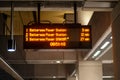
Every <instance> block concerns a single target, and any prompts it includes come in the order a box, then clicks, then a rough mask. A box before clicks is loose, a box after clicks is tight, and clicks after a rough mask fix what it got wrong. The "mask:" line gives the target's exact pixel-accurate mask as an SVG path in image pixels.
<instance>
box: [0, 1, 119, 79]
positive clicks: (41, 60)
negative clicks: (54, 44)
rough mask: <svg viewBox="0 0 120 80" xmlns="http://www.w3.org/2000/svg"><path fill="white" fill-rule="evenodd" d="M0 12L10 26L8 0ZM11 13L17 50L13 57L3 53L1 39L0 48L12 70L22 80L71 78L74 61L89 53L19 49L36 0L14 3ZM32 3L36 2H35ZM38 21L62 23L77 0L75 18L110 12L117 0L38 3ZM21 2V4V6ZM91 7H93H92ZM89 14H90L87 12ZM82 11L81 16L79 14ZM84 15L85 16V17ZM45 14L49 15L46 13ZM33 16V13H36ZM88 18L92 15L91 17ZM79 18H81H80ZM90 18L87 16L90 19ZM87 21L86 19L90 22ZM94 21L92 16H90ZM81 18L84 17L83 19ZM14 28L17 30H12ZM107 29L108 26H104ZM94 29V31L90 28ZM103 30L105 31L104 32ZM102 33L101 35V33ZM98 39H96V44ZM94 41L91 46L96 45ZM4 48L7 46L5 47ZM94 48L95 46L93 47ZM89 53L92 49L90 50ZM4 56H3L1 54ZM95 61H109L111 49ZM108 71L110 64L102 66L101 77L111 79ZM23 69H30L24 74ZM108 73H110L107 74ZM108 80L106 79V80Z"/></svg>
mask: <svg viewBox="0 0 120 80" xmlns="http://www.w3.org/2000/svg"><path fill="white" fill-rule="evenodd" d="M0 1H1V2H0V12H1V13H5V14H7V15H8V19H7V25H8V28H9V26H10V24H9V23H10V4H9V3H10V0H7V1H4V0H3V1H2V0H0ZM15 1H16V2H15V3H14V4H15V14H14V26H15V27H14V34H15V35H16V36H15V39H16V40H17V45H18V46H17V51H16V52H15V53H13V54H8V52H7V51H6V48H7V46H5V44H6V41H7V39H6V38H5V37H2V38H1V39H0V40H1V42H2V43H1V44H2V45H3V47H4V49H1V51H2V54H1V55H2V57H3V58H5V60H6V61H7V62H8V63H10V64H11V65H12V66H13V67H14V69H16V71H18V73H19V74H20V75H22V77H23V78H26V80H27V79H30V78H31V79H33V78H36V79H39V78H40V79H43V78H47V79H49V80H50V79H51V78H53V76H57V77H58V78H60V79H63V78H66V75H71V74H72V73H73V72H74V70H75V64H76V62H77V60H83V58H84V57H85V56H86V54H87V53H88V52H89V51H90V50H76V49H72V50H59V49H55V50H34V49H32V50H23V45H22V42H23V41H22V39H23V37H22V35H23V25H26V24H27V23H28V22H29V21H33V20H34V17H33V12H32V11H37V7H36V6H37V5H36V3H38V1H39V0H33V1H32V0H30V1H29V0H24V1H22V0H15ZM35 1H36V2H35ZM41 1H42V2H41V3H42V7H41V15H40V16H41V21H42V20H43V21H44V20H48V21H51V22H52V23H63V21H64V20H65V19H64V14H65V13H72V14H73V2H72V1H77V5H78V9H77V10H78V11H80V12H81V15H79V16H83V15H84V16H85V15H88V14H89V13H92V14H93V12H98V13H99V12H102V13H104V12H111V11H112V9H113V8H114V7H115V5H116V4H117V3H118V0H87V1H85V0H79V1H78V0H70V1H64V0H55V1H54V0H48V1H44V0H41ZM23 3H24V4H23ZM93 5H94V6H93ZM89 11H90V12H89ZM82 12H83V13H82ZM85 12H86V13H87V14H85ZM48 13H49V14H48ZM36 15H37V14H36ZM91 16H92V15H91ZM98 16H100V14H99V15H98ZM80 18H81V17H80ZM90 18H91V17H90ZM90 18H89V20H90ZM92 18H94V16H93V17H92ZM83 19H84V17H83ZM83 19H79V23H81V24H82V25H85V24H88V23H89V20H88V22H87V23H84V21H82V20H83ZM16 26H17V27H16ZM107 27H108V26H107ZM94 29H95V28H94ZM105 30H106V29H105ZM103 31H104V30H103ZM6 34H7V35H9V32H7V33H6ZM101 34H102V32H101ZM99 38H100V36H99V37H98V38H96V41H98V40H99ZM96 41H94V43H97V42H96ZM6 45H7V44H6ZM94 45H95V44H94ZM91 50H92V49H91ZM4 53H5V54H4ZM57 60H60V61H61V63H60V64H58V63H56V61H57ZM99 60H102V61H107V60H108V61H111V60H112V49H110V50H109V51H107V52H106V53H105V54H104V55H103V56H101V57H100V59H99ZM108 68H109V69H111V68H112V64H111V63H110V64H108V63H107V64H106V63H105V64H104V65H103V76H104V77H105V76H113V71H112V72H108V73H106V72H107V71H108ZM26 70H28V71H29V70H30V71H29V72H26ZM109 73H111V74H109ZM108 80H110V79H108Z"/></svg>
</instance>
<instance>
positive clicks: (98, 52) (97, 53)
mask: <svg viewBox="0 0 120 80" xmlns="http://www.w3.org/2000/svg"><path fill="white" fill-rule="evenodd" d="M100 53H101V51H100V50H99V51H97V52H96V53H95V54H94V55H93V56H92V58H95V57H96V56H98V55H99V54H100Z"/></svg>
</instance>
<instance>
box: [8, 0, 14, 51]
mask: <svg viewBox="0 0 120 80" xmlns="http://www.w3.org/2000/svg"><path fill="white" fill-rule="evenodd" d="M12 3H13V2H11V23H10V29H11V32H10V36H11V38H10V40H8V51H9V52H14V51H16V42H15V40H14V38H13V15H14V13H13V12H14V7H13V4H12Z"/></svg>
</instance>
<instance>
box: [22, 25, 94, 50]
mask: <svg viewBox="0 0 120 80" xmlns="http://www.w3.org/2000/svg"><path fill="white" fill-rule="evenodd" d="M91 46H92V40H91V26H89V25H87V26H81V25H80V24H64V25H63V24H33V25H29V26H25V27H24V49H89V48H91Z"/></svg>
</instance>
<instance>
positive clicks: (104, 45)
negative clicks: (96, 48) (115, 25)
mask: <svg viewBox="0 0 120 80" xmlns="http://www.w3.org/2000/svg"><path fill="white" fill-rule="evenodd" d="M108 44H110V42H109V41H107V42H105V43H104V44H103V45H102V47H101V48H100V49H105V48H106V47H107V46H108Z"/></svg>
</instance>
